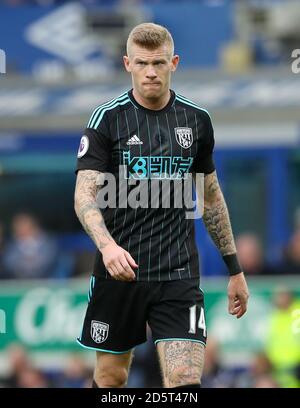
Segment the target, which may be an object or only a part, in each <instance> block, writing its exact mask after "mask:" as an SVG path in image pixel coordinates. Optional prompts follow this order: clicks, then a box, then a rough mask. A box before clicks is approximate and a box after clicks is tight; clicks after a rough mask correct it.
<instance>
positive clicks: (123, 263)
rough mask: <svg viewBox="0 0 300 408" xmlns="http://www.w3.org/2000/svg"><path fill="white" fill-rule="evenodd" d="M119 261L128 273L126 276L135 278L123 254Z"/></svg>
mask: <svg viewBox="0 0 300 408" xmlns="http://www.w3.org/2000/svg"><path fill="white" fill-rule="evenodd" d="M120 263H121V265H122V268H123V270H124V271H125V272H126V274H127V275H128V277H131V278H132V279H135V273H134V272H133V270H132V269H131V267H130V265H129V263H128V262H127V259H126V257H125V255H124V256H122V257H121V259H120Z"/></svg>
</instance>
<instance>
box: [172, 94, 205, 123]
mask: <svg viewBox="0 0 300 408" xmlns="http://www.w3.org/2000/svg"><path fill="white" fill-rule="evenodd" d="M176 104H177V105H178V106H181V107H183V108H185V109H187V110H190V111H192V112H194V113H196V114H198V115H200V116H202V117H203V119H206V120H211V116H210V114H209V112H208V111H207V110H206V109H205V108H203V107H202V106H200V105H198V104H197V103H195V102H194V101H192V100H191V99H188V98H186V97H185V96H183V95H180V94H178V93H176Z"/></svg>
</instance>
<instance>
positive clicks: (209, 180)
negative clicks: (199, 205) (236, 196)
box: [203, 171, 236, 256]
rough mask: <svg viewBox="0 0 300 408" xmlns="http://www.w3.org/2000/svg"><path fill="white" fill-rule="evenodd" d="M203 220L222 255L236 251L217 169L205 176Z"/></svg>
mask: <svg viewBox="0 0 300 408" xmlns="http://www.w3.org/2000/svg"><path fill="white" fill-rule="evenodd" d="M203 221H204V224H205V227H206V229H207V231H208V232H209V234H210V236H211V238H212V239H213V241H214V243H215V244H216V246H217V248H218V249H219V250H220V252H221V255H222V256H225V255H231V254H235V253H236V247H235V243H234V238H233V234H232V228H231V224H230V219H229V214H228V210H227V206H226V203H225V200H224V196H223V193H222V191H221V188H220V185H219V182H218V178H217V174H216V171H214V172H213V173H211V174H207V175H205V177H204V213H203Z"/></svg>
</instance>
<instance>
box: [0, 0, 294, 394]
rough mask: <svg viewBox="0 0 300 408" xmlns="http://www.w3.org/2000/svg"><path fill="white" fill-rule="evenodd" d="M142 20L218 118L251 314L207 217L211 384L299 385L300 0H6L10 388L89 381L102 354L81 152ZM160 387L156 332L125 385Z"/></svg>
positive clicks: (1, 184) (6, 355)
mask: <svg viewBox="0 0 300 408" xmlns="http://www.w3.org/2000/svg"><path fill="white" fill-rule="evenodd" d="M143 21H154V22H156V23H159V24H163V25H165V26H166V27H168V28H169V30H170V31H171V32H172V34H173V36H174V40H175V46H176V53H178V54H179V55H180V56H181V64H180V69H179V71H178V72H177V73H176V74H175V77H174V80H173V88H174V89H176V90H177V91H178V92H180V93H182V94H184V95H185V96H187V97H189V98H191V99H193V100H195V101H196V102H197V103H199V104H200V105H201V106H203V107H205V108H206V109H208V110H209V112H210V113H211V116H212V118H213V123H214V127H215V137H216V153H215V159H216V165H217V170H218V174H219V178H220V181H221V184H222V188H223V191H224V194H225V198H226V200H227V203H228V206H229V210H230V214H231V219H232V224H233V228H234V233H235V236H236V239H237V245H238V249H239V255H240V259H241V262H242V265H243V268H244V270H245V273H246V274H247V277H248V282H249V286H250V291H251V298H250V305H249V311H248V313H247V315H246V316H245V317H244V318H243V319H241V320H240V321H238V320H235V319H233V318H232V317H230V316H229V315H228V313H227V298H226V288H227V277H226V270H225V268H224V265H223V263H222V260H221V258H220V256H219V254H218V253H217V251H216V250H215V248H214V246H213V244H212V242H211V241H210V239H209V237H208V236H207V234H206V232H205V229H204V227H203V225H202V222H201V220H197V221H196V224H197V242H198V245H199V248H200V251H201V263H202V289H203V290H204V292H205V294H206V306H207V322H208V329H209V342H208V347H207V354H206V366H205V372H204V378H203V386H205V387H256V388H260V387H274V388H280V387H299V386H300V279H299V277H300V129H299V119H300V73H299V71H300V61H298V62H297V60H296V57H297V56H300V50H299V48H300V25H299V21H300V2H299V1H298V0H296V1H294V0H261V1H256V0H245V1H242V0H241V1H233V0H194V1H193V0H186V1H183V0H182V1H180V0H152V1H150V0H149V1H147V0H135V1H130V0H127V1H126V0H123V1H122V0H111V1H110V0H102V1H101V0H85V1H81V2H75V1H63V0H57V1H55V0H39V1H38V0H36V1H34V0H31V1H30V0H28V1H26V0H23V1H22V0H6V1H5V0H2V1H0V48H1V49H2V51H1V52H0V57H2V59H1V61H0V71H1V72H2V73H1V74H0V84H1V86H0V278H1V280H0V386H1V387H30V388H31V387H89V386H90V379H91V377H92V369H93V364H94V353H93V352H92V351H88V350H82V349H81V348H80V347H79V345H77V343H76V342H75V338H76V337H77V335H78V334H79V333H80V330H81V324H82V318H83V314H84V311H85V307H86V304H87V294H88V290H89V275H90V272H91V267H92V263H93V252H94V246H93V244H92V242H91V241H90V240H89V238H88V237H87V236H86V234H85V233H84V232H83V231H82V228H81V226H80V224H79V222H78V221H77V219H76V217H75V214H74V211H73V192H74V183H75V174H74V168H75V163H76V154H77V149H78V143H79V139H80V137H81V134H82V129H83V128H84V127H85V124H86V122H87V120H88V118H89V115H90V113H91V110H92V109H93V108H94V107H95V106H97V105H99V104H101V103H102V102H104V101H107V100H108V99H111V98H112V97H115V96H116V95H118V94H120V93H121V92H123V91H124V90H126V89H128V88H129V86H130V78H129V77H127V75H126V74H125V73H124V71H123V68H122V63H121V56H122V55H123V54H124V49H125V47H124V46H125V42H126V37H127V35H128V33H129V31H130V29H131V28H132V27H133V26H134V25H135V24H137V23H139V22H143ZM295 49H296V50H297V49H298V50H299V52H297V51H295V52H294V53H293V54H292V52H293V50H295ZM5 55H6V61H5V58H4V56H5ZM4 72H6V73H4ZM112 301H113V295H112ZM132 329H134V328H132ZM160 385H161V378H160V373H159V370H158V366H157V362H156V357H155V350H154V347H153V345H152V343H151V333H149V340H148V342H147V343H145V344H144V345H141V346H139V347H138V348H137V349H136V355H135V359H134V363H133V366H132V371H131V374H130V377H129V383H128V386H129V387H135V386H136V387H154V386H160Z"/></svg>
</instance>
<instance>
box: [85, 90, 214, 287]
mask: <svg viewBox="0 0 300 408" xmlns="http://www.w3.org/2000/svg"><path fill="white" fill-rule="evenodd" d="M84 135H85V138H88V141H89V143H88V148H87V151H86V153H85V154H84V155H82V156H80V157H79V158H78V161H77V171H80V170H85V169H90V170H97V171H100V172H105V173H112V174H114V176H115V178H116V185H117V197H116V206H115V207H113V208H105V209H101V212H102V215H103V217H104V220H105V224H106V226H107V228H108V230H109V232H110V233H111V235H112V237H113V238H114V240H115V241H116V243H117V244H118V245H120V246H121V247H123V248H124V249H126V250H127V251H128V252H129V253H130V254H131V256H132V257H133V258H134V259H135V261H136V263H137V264H138V268H137V269H136V270H135V273H136V279H137V280H138V281H169V280H176V279H187V278H195V277H199V260H198V252H197V247H196V242H195V229H194V220H193V219H187V218H186V207H185V205H183V206H182V207H181V208H180V207H177V206H175V205H174V195H175V189H176V183H177V185H178V183H179V182H180V179H181V178H184V177H186V176H188V175H189V174H191V173H195V172H199V173H211V172H212V171H214V169H215V167H214V163H213V159H212V154H213V153H212V152H213V147H214V135H213V128H212V124H211V119H210V116H209V114H208V112H207V111H206V110H205V109H203V108H201V107H199V106H198V105H197V104H195V103H194V102H192V101H190V100H189V99H187V98H186V97H184V96H182V95H179V94H176V93H175V92H174V91H172V90H171V91H170V100H169V102H168V104H167V105H166V106H165V107H164V108H163V109H161V110H159V111H153V110H150V109H147V108H145V107H143V106H141V105H140V104H138V103H137V101H136V100H135V98H134V96H133V92H132V90H130V91H127V92H124V93H123V94H122V95H120V96H119V97H117V98H115V99H112V100H111V101H109V102H107V103H104V104H102V105H100V106H99V107H97V108H96V109H95V110H94V111H93V113H92V115H91V117H90V119H89V121H88V124H87V127H86V129H85V132H84ZM120 169H121V170H122V171H121V172H120ZM120 178H121V179H122V181H123V184H122V186H124V185H126V194H127V195H126V197H128V195H130V194H132V193H134V188H135V187H136V185H140V186H142V185H143V186H144V187H145V188H146V190H142V191H145V193H146V192H147V191H148V194H149V204H150V196H151V197H152V190H151V191H150V189H151V182H152V181H154V182H155V183H156V190H155V191H156V192H157V197H158V198H157V199H158V201H157V202H156V205H155V206H152V207H151V206H150V205H149V206H148V208H142V207H139V206H137V207H136V208H131V207H130V206H127V207H125V206H124V205H122V203H123V204H124V191H125V190H124V191H122V189H123V187H120V184H119V181H120ZM130 180H131V181H132V180H134V182H135V183H136V184H135V185H131V184H130ZM124 181H125V184H124ZM142 183H144V184H142ZM166 191H167V193H166ZM177 191H178V190H177ZM163 193H165V198H166V197H168V198H169V204H170V205H165V204H163V199H162V195H163ZM180 194H182V202H183V203H184V194H186V192H185V191H182V192H181V193H180ZM141 195H142V193H141ZM124 207H125V208H124ZM94 275H96V276H100V277H103V278H106V279H111V277H110V274H109V273H108V271H107V270H106V268H105V266H104V264H103V260H102V255H101V253H100V252H99V251H98V252H97V253H96V258H95V264H94Z"/></svg>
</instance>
